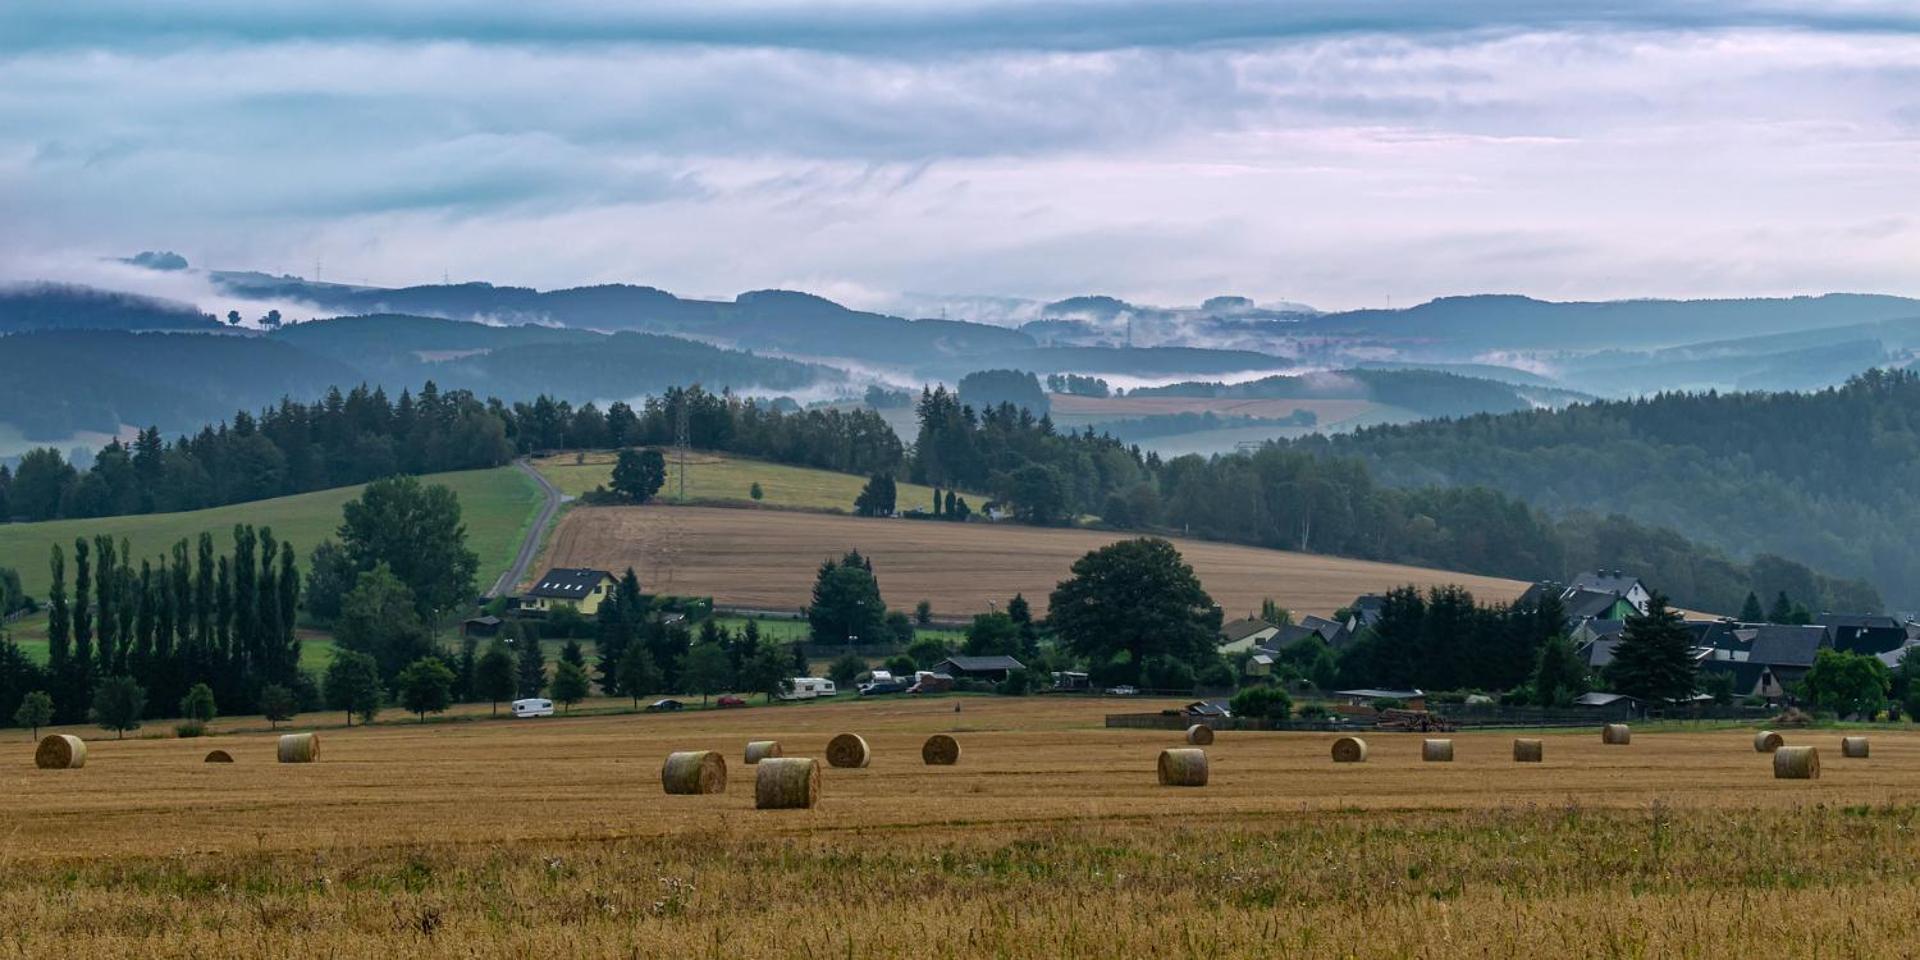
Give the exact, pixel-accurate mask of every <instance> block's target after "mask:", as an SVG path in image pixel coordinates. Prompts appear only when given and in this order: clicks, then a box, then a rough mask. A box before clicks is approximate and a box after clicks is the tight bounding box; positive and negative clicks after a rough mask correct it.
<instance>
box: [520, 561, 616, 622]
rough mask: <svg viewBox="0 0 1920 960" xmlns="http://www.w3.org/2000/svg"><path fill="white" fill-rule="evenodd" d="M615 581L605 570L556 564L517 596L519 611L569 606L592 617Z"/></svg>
mask: <svg viewBox="0 0 1920 960" xmlns="http://www.w3.org/2000/svg"><path fill="white" fill-rule="evenodd" d="M618 582H619V581H618V580H617V579H615V578H614V575H613V574H611V573H608V572H607V571H605V570H592V569H588V568H584V567H581V568H573V567H555V568H553V569H552V570H548V571H547V572H546V573H545V574H542V575H541V577H540V579H538V580H536V581H534V583H533V588H532V589H530V590H528V591H527V592H525V593H523V594H521V595H520V611H521V612H522V613H539V614H545V613H550V612H552V611H553V610H555V609H558V608H559V607H562V606H568V607H572V608H574V609H575V610H578V611H580V612H581V613H582V614H584V615H586V616H589V617H591V616H593V615H595V614H597V613H599V612H600V603H601V601H603V600H605V599H606V598H607V597H609V596H612V595H613V589H614V586H615V585H616V584H617V583H618Z"/></svg>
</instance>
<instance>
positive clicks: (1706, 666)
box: [1699, 660, 1767, 697]
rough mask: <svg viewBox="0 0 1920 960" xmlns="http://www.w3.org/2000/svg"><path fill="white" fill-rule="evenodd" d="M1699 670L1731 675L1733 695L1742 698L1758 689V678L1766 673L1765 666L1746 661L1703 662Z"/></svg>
mask: <svg viewBox="0 0 1920 960" xmlns="http://www.w3.org/2000/svg"><path fill="white" fill-rule="evenodd" d="M1699 670H1700V672H1701V673H1731V674H1733V692H1734V695H1735V696H1741V697H1744V696H1746V695H1748V694H1750V693H1753V692H1754V691H1755V690H1756V689H1758V688H1759V686H1760V677H1761V676H1762V675H1764V674H1765V673H1766V672H1767V665H1766V664H1764V663H1753V662H1751V661H1747V660H1703V661H1701V662H1700V665H1699Z"/></svg>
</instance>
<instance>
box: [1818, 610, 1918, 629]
mask: <svg viewBox="0 0 1920 960" xmlns="http://www.w3.org/2000/svg"><path fill="white" fill-rule="evenodd" d="M1813 622H1814V623H1817V624H1819V625H1821V626H1823V627H1863V628H1864V627H1875V628H1882V629H1887V630H1899V629H1903V628H1902V627H1901V625H1900V621H1898V620H1895V619H1894V618H1892V617H1887V616H1880V615H1877V614H1862V613H1823V614H1821V615H1819V616H1817V617H1814V618H1813Z"/></svg>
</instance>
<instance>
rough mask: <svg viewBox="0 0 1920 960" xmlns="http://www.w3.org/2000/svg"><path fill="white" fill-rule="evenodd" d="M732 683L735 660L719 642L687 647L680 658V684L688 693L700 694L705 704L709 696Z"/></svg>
mask: <svg viewBox="0 0 1920 960" xmlns="http://www.w3.org/2000/svg"><path fill="white" fill-rule="evenodd" d="M732 683H733V661H732V660H730V659H728V658H727V652H726V651H725V650H723V649H721V648H720V645H719V644H717V643H696V644H694V645H693V646H691V647H689V648H687V653H686V656H685V657H682V658H681V660H680V685H681V686H682V687H685V688H686V691H687V692H688V693H697V694H699V695H700V702H701V703H703V704H704V703H706V702H707V697H709V696H711V695H713V694H716V693H724V692H726V689H727V687H729V686H730V685H732Z"/></svg>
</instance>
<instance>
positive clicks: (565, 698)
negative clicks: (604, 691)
mask: <svg viewBox="0 0 1920 960" xmlns="http://www.w3.org/2000/svg"><path fill="white" fill-rule="evenodd" d="M591 686H592V684H591V682H590V681H589V680H588V678H587V671H586V668H585V667H582V666H580V665H579V664H577V663H569V662H567V661H565V660H562V661H560V665H559V666H557V667H555V668H554V670H553V699H555V700H558V701H560V703H561V704H562V705H563V706H565V707H566V709H567V711H568V712H569V713H571V712H572V711H573V705H574V704H576V703H579V702H580V701H582V700H585V699H586V698H587V693H588V691H589V690H590V688H591Z"/></svg>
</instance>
